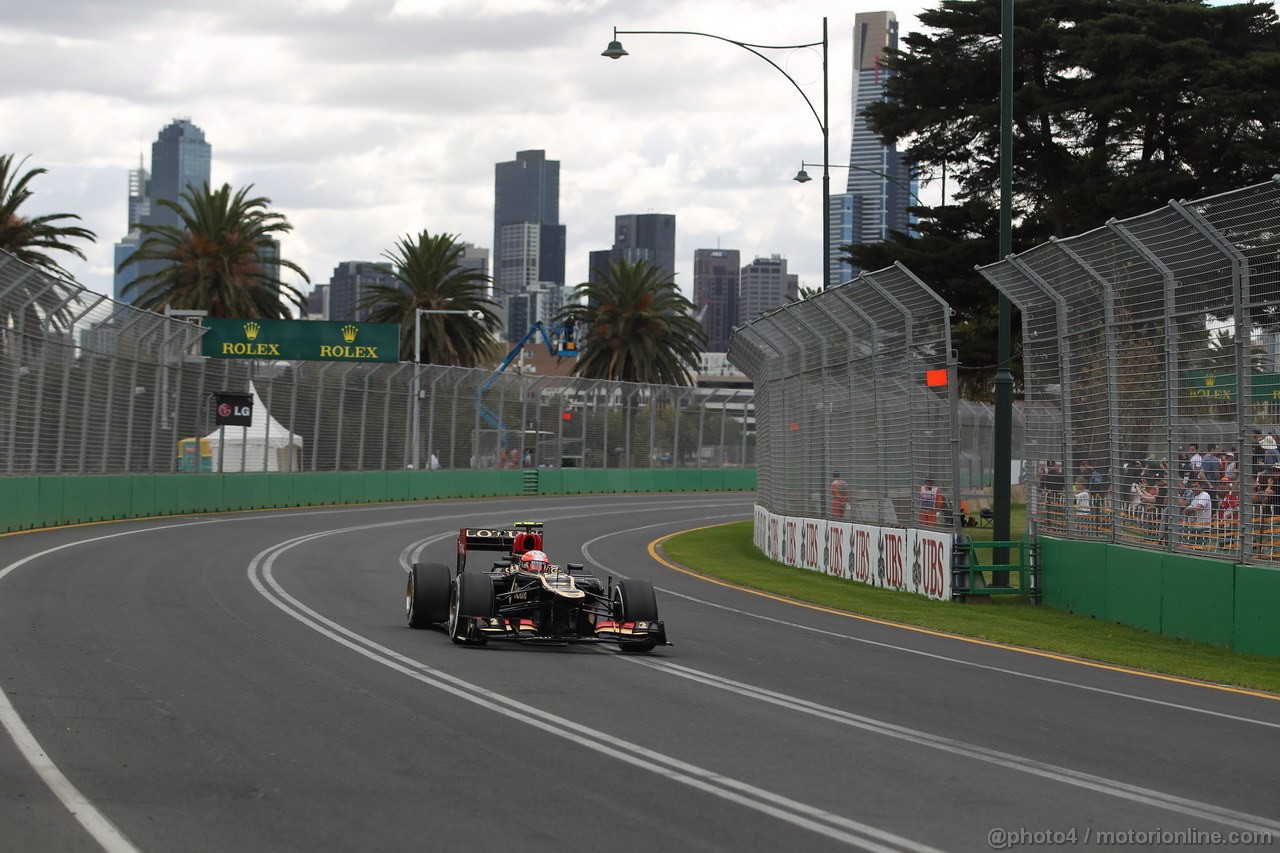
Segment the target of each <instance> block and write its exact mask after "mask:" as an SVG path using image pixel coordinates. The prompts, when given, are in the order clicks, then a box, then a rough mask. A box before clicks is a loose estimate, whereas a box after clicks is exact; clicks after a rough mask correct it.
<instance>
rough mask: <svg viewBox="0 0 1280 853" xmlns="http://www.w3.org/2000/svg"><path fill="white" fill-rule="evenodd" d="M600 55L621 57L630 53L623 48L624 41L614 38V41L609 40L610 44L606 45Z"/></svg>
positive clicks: (611, 57) (614, 57)
mask: <svg viewBox="0 0 1280 853" xmlns="http://www.w3.org/2000/svg"><path fill="white" fill-rule="evenodd" d="M600 55H601V56H607V57H609V58H610V59H621V58H622V57H624V56H630V54H628V53H627V52H626V51H625V50H623V49H622V42H620V41H618V40H617V39H614V40H613V41H611V42H609V46H608V47H606V48H605V49H604V50H603V51H602V52H601V53H600Z"/></svg>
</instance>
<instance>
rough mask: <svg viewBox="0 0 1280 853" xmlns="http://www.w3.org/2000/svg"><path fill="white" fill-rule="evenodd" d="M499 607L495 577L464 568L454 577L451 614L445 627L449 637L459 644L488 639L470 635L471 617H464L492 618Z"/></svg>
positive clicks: (473, 643) (450, 600)
mask: <svg viewBox="0 0 1280 853" xmlns="http://www.w3.org/2000/svg"><path fill="white" fill-rule="evenodd" d="M496 609H497V603H496V596H495V595H494V592H493V581H491V580H490V579H489V576H488V575H479V574H475V573H467V572H463V573H462V574H460V575H458V576H457V577H456V578H454V579H453V587H452V592H451V595H450V596H449V615H448V623H447V624H446V627H447V628H448V631H449V639H451V640H453V641H454V642H455V643H458V644H460V645H475V646H483V645H484V644H485V643H486V642H488V641H487V640H486V639H485V638H484V637H483V636H475V637H471V636H469V635H468V630H467V629H468V626H469V624H470V622H469V620H468V619H466V618H465V617H468V616H469V617H473V618H477V619H489V618H491V617H492V616H493V614H494V611H495V610H496Z"/></svg>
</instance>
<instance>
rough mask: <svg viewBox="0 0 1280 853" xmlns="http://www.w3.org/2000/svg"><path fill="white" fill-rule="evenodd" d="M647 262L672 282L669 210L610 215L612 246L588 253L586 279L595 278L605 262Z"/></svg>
mask: <svg viewBox="0 0 1280 853" xmlns="http://www.w3.org/2000/svg"><path fill="white" fill-rule="evenodd" d="M618 261H626V262H627V263H632V264H634V263H635V262H636V261H648V262H649V263H651V264H653V265H654V266H657V267H658V268H660V269H661V270H662V271H663V273H664V274H665V275H666V276H667V277H668V278H669V279H670V280H672V281H675V275H676V217H675V215H674V214H671V213H626V214H621V215H619V216H615V217H614V218H613V247H612V248H610V249H600V250H598V251H595V252H591V253H590V255H589V256H588V261H587V280H588V281H599V279H600V271H601V270H603V269H605V268H606V267H607V266H608V265H609V263H611V262H612V263H617V262H618Z"/></svg>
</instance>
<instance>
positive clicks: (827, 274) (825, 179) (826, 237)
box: [600, 17, 831, 290]
mask: <svg viewBox="0 0 1280 853" xmlns="http://www.w3.org/2000/svg"><path fill="white" fill-rule="evenodd" d="M620 35H643V36H702V37H704V38H711V39H716V40H717V41H723V42H727V43H729V44H732V45H736V46H738V47H740V48H742V49H743V50H747V51H750V52H751V53H753V54H755V55H756V56H758V57H760V58H761V59H763V60H764V61H765V62H767V63H769V64H770V65H772V66H773V67H774V69H775V70H776V71H777V72H778V73H779V74H781V75H782V76H783V77H785V78H787V81H788V82H790V83H791V85H792V86H793V87H794V88H795V90H796V91H797V92H799V93H800V97H802V98H804V102H805V104H806V105H807V106H808V107H809V112H811V113H813V117H814V119H816V120H817V122H818V129H819V130H821V131H822V287H823V289H824V290H825V289H826V288H828V287H830V286H831V171H830V161H831V122H830V120H829V118H828V107H829V104H828V100H829V98H828V95H829V87H828V85H827V19H826V18H825V17H824V18H823V19H822V41H813V42H808V43H806V44H751V43H749V42H744V41H735V40H734V39H731V38H725V37H724V36H718V35H716V34H715V33H700V32H695V31H693V30H620V29H618V28H617V27H614V28H613V41H611V42H609V46H608V47H607V48H605V49H604V50H603V51H602V52H601V53H600V55H601V56H606V57H608V58H609V59H621V58H622V57H624V56H629V55H630V54H628V53H627V52H626V51H625V50H623V48H622V42H620V41H618V36H620ZM807 47H821V48H822V114H821V115H819V114H818V108H817V107H815V106H814V105H813V101H812V100H811V99H810V98H809V96H808V95H807V94H805V91H804V89H802V88H800V84H799V83H797V82H796V80H795V78H794V77H792V76H791V75H790V74H788V73H787V72H786V71H784V70H783V69H782V66H780V65H778V63H776V62H774V61H773V60H772V59H770V58H769V57H767V56H765V55H764V54H763V53H761V52H760V51H762V50H800V49H803V48H807Z"/></svg>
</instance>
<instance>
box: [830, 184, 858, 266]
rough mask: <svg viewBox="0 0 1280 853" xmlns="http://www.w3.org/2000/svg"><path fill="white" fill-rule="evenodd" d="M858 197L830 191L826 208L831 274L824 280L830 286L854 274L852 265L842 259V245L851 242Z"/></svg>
mask: <svg viewBox="0 0 1280 853" xmlns="http://www.w3.org/2000/svg"><path fill="white" fill-rule="evenodd" d="M858 210H859V198H858V196H856V195H854V194H853V193H832V194H831V206H830V207H829V208H828V209H827V225H828V227H829V228H830V229H831V258H830V261H829V262H830V264H831V275H830V276H829V277H828V278H827V280H826V281H828V282H830V284H831V286H832V287H835V286H836V285H840V284H844V283H845V282H846V281H848V280H849V279H851V278H853V277H854V275H856V274H857V273H856V271H855V270H854V268H853V265H852V264H850V263H848V262H847V261H846V260H844V247H845V246H847V245H849V244H850V243H852V242H853V223H855V222H857V221H858Z"/></svg>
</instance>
